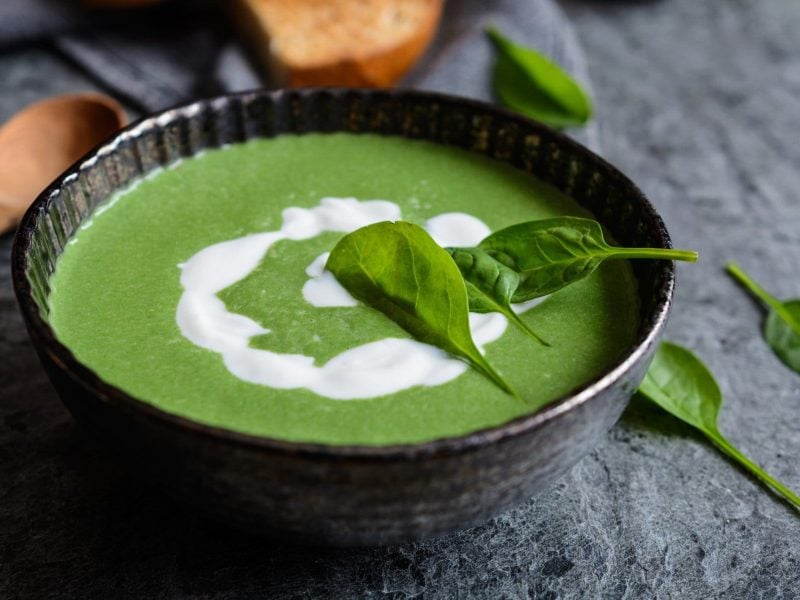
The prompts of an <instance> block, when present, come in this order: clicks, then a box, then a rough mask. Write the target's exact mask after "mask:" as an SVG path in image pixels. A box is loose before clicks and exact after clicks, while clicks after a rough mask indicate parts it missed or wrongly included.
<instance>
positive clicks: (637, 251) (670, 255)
mask: <svg viewBox="0 0 800 600" xmlns="http://www.w3.org/2000/svg"><path fill="white" fill-rule="evenodd" d="M698 256H699V255H698V254H697V252H695V251H694V250H678V249H675V248H614V249H613V250H612V251H611V255H610V256H609V258H654V259H661V260H680V261H684V262H692V263H693V262H697V258H698Z"/></svg>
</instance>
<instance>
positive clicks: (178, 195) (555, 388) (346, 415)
mask: <svg viewBox="0 0 800 600" xmlns="http://www.w3.org/2000/svg"><path fill="white" fill-rule="evenodd" d="M287 209H289V210H287ZM454 213H455V214H454ZM557 215H579V216H590V215H588V213H586V211H584V210H583V209H581V208H580V207H579V206H578V205H577V204H576V203H575V202H573V201H572V200H570V199H569V198H567V197H565V196H564V195H562V194H560V193H558V192H556V191H555V190H553V189H552V188H551V187H549V186H547V185H545V184H544V183H542V182H540V181H538V180H537V179H535V178H533V177H531V176H529V175H527V174H524V173H521V172H519V171H516V170H514V169H512V168H510V167H507V166H506V165H503V164H500V163H498V162H495V161H491V160H488V159H485V158H483V157H480V156H477V155H475V154H471V153H468V152H465V151H462V150H459V149H455V148H449V147H445V146H440V145H435V144H431V143H427V142H421V141H412V140H406V139H403V138H395V137H387V136H371V135H350V134H312V135H304V136H289V135H287V136H281V137H279V138H275V139H270V140H257V141H251V142H248V143H245V144H239V145H235V146H231V147H229V148H226V149H222V150H213V151H209V152H206V153H204V154H203V155H201V156H199V157H195V158H192V159H189V160H185V161H182V162H180V163H178V164H176V165H174V166H172V167H170V168H169V169H166V170H162V171H160V172H158V173H156V174H154V175H153V176H150V177H147V178H146V179H144V180H142V181H140V182H138V183H136V184H135V185H134V186H132V187H131V188H130V189H129V190H126V191H125V192H122V193H120V194H118V195H116V196H115V197H113V198H112V199H110V200H109V202H108V203H107V204H106V205H104V206H103V207H101V208H100V209H99V210H97V211H96V214H95V215H94V216H93V218H92V219H91V221H89V222H87V223H86V224H85V225H84V226H83V227H82V228H81V229H80V230H79V231H78V232H77V234H76V236H75V237H74V239H73V240H72V241H71V242H70V244H69V245H68V247H67V249H66V250H65V252H64V254H63V256H62V257H61V258H60V260H59V262H58V265H57V268H56V272H55V274H54V275H53V280H52V282H51V289H52V292H51V297H50V316H49V319H50V323H51V325H52V326H53V328H54V330H55V331H56V334H57V335H58V337H59V338H60V339H61V340H62V342H63V343H64V344H65V345H67V346H68V347H69V348H70V349H71V350H72V351H73V352H74V353H75V355H76V356H77V358H78V359H79V360H81V361H82V362H83V363H85V364H86V365H88V366H89V367H90V368H92V369H93V370H94V371H95V372H96V373H97V374H98V375H99V376H100V377H102V378H103V379H105V380H106V381H108V382H109V383H111V384H113V385H115V386H117V387H119V388H121V389H123V390H125V391H127V392H128V393H130V394H131V395H133V396H135V397H137V398H140V399H141V400H143V401H145V402H148V403H150V404H153V405H155V406H157V407H159V408H161V409H163V410H165V411H168V412H170V413H174V414H178V415H182V416H184V417H187V418H189V419H193V420H195V421H199V422H202V423H207V424H212V425H216V426H219V427H224V428H228V429H232V430H235V431H240V432H245V433H250V434H255V435H261V436H267V437H273V438H280V439H286V440H298V441H311V442H319V443H330V444H370V445H386V444H398V443H411V442H418V441H424V440H432V439H437V438H442V437H449V436H456V435H460V434H465V433H468V432H471V431H475V430H478V429H482V428H486V427H489V426H492V425H497V424H500V423H503V422H505V421H508V420H510V419H512V418H514V417H517V416H519V415H522V414H525V413H528V412H532V411H535V410H536V409H538V408H540V407H542V406H544V405H545V404H547V403H548V402H551V401H552V400H554V399H556V398H557V397H559V396H561V395H563V394H565V393H567V392H569V391H570V390H572V389H574V388H575V387H576V386H579V385H581V384H583V383H585V382H587V381H589V380H590V379H592V378H593V377H595V376H596V375H597V374H598V373H599V372H601V371H602V370H603V369H605V368H607V367H608V366H610V365H611V364H612V363H613V362H614V361H615V360H616V359H617V358H618V357H619V355H620V353H621V352H622V351H623V350H624V349H625V348H626V347H627V346H629V345H630V344H631V343H632V342H633V340H634V337H635V334H636V330H637V328H638V324H639V305H638V299H637V294H636V282H635V279H634V277H633V274H632V272H631V269H630V265H629V264H628V263H627V262H625V261H615V262H608V263H606V264H604V265H602V267H601V268H600V269H598V270H597V271H596V272H595V273H594V274H593V275H592V276H591V277H589V278H587V279H586V280H583V281H581V282H579V283H577V284H575V285H573V286H570V287H568V288H565V289H563V290H561V291H559V292H557V293H555V294H553V295H552V296H550V297H548V298H546V299H544V301H542V302H540V303H537V304H536V305H535V306H532V307H531V306H528V307H523V308H527V310H525V311H524V312H523V313H522V318H523V319H524V320H525V321H526V322H527V323H528V324H529V325H530V326H531V327H532V328H533V329H534V330H535V331H536V332H537V333H539V334H540V335H541V336H542V337H543V338H545V339H546V340H548V341H549V342H550V343H551V345H552V347H549V348H547V347H543V346H541V345H538V344H536V343H534V342H532V341H531V339H530V338H528V337H527V336H525V335H524V334H523V333H522V332H521V331H519V330H518V329H517V328H514V327H509V326H506V325H507V324H506V323H505V319H504V318H503V317H501V316H499V315H496V314H495V315H488V316H487V315H478V316H473V321H472V323H471V325H472V328H473V335H474V337H475V338H476V341H477V342H478V343H479V344H481V345H482V346H483V347H484V349H485V352H486V356H487V358H488V359H489V361H490V362H491V363H492V365H493V366H495V368H497V369H498V370H499V371H500V372H501V373H502V375H503V377H504V378H505V379H506V380H507V381H509V382H510V383H511V385H512V386H514V387H515V388H516V389H517V390H519V391H520V392H521V394H522V395H523V396H524V397H525V399H526V402H524V403H523V402H520V401H519V400H518V399H515V398H512V397H510V396H508V395H506V394H505V393H503V392H502V391H501V390H499V389H498V388H497V387H495V386H494V385H493V384H492V383H490V382H489V381H488V380H486V379H485V378H484V377H483V376H482V375H480V374H479V373H477V372H475V371H474V370H472V369H469V368H466V367H465V366H464V365H463V363H460V362H459V361H456V360H455V359H452V358H449V357H447V356H445V355H443V354H442V353H441V352H439V351H438V350H435V349H432V348H430V347H421V346H424V345H422V344H419V343H417V342H414V341H412V340H410V339H409V336H408V335H407V334H406V333H405V332H404V331H403V330H401V329H400V328H399V327H398V326H397V325H395V324H394V323H393V322H391V321H390V320H388V319H387V318H386V317H384V316H383V315H382V314H380V313H378V312H376V311H374V310H372V309H370V308H367V307H364V306H362V305H358V304H357V303H354V302H352V300H351V299H350V300H348V298H349V297H348V296H347V294H346V292H344V291H343V290H341V289H339V290H337V289H336V282H335V280H333V281H332V282H331V281H326V276H327V275H329V274H326V273H324V272H322V269H321V267H322V265H324V258H322V257H324V255H325V253H326V252H329V251H330V250H331V249H332V248H333V246H334V245H335V244H336V242H337V241H338V240H339V239H340V238H341V237H342V236H343V235H344V234H345V232H346V231H349V230H352V229H354V228H357V227H358V226H361V225H362V224H366V222H370V221H375V220H386V219H387V218H388V219H390V220H394V219H397V218H402V219H403V220H407V221H411V222H414V223H418V224H420V225H422V226H425V227H426V228H427V229H428V230H429V232H430V233H431V234H432V235H433V236H434V238H435V239H437V241H440V243H442V244H449V245H470V244H474V243H477V241H479V240H480V238H481V237H482V236H483V235H484V234H485V233H488V232H489V231H495V230H497V229H499V228H502V227H505V226H508V225H511V224H514V223H519V222H522V221H527V220H531V219H537V218H544V217H550V216H557ZM401 340H402V341H401ZM426 353H427V354H426ZM359 369H360V371H359ZM419 369H423V370H425V369H427V370H425V372H424V374H423V375H424V376H423V375H419V373H420V371H419ZM354 372H357V373H358V377H356V376H355V375H354V376H353V377H349V374H351V373H354ZM370 377H371V379H370ZM370 382H372V383H371V384H370Z"/></svg>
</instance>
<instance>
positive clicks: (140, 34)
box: [0, 0, 597, 147]
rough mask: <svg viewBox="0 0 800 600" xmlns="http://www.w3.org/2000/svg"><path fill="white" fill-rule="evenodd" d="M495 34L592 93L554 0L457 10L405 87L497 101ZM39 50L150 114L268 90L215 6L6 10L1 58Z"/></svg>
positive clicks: (185, 3)
mask: <svg viewBox="0 0 800 600" xmlns="http://www.w3.org/2000/svg"><path fill="white" fill-rule="evenodd" d="M488 24H494V25H496V26H498V27H499V28H500V29H501V30H502V31H503V32H505V33H506V34H507V35H509V36H511V37H512V38H513V39H515V40H516V41H519V42H521V43H524V44H527V45H530V46H533V47H535V48H537V49H539V50H540V51H541V52H543V53H545V54H547V55H548V56H550V57H551V58H552V59H553V60H555V61H556V62H558V63H560V64H561V65H562V66H563V67H564V68H565V69H566V70H568V71H570V72H571V73H573V74H574V75H575V76H576V77H577V78H578V79H580V80H581V81H582V82H583V83H584V84H585V85H587V86H588V77H587V72H586V66H585V62H584V60H583V55H582V53H581V50H580V47H579V44H578V42H577V40H576V38H575V35H574V33H573V31H572V29H571V27H570V25H569V23H568V21H567V20H566V18H565V17H564V15H563V13H562V12H561V11H560V9H559V8H558V7H557V6H556V5H555V4H554V3H553V2H552V0H495V1H493V2H486V1H485V0H450V1H449V2H448V3H447V5H446V9H445V14H444V16H443V18H442V23H441V27H440V30H439V33H438V35H437V37H436V40H435V41H434V43H433V45H432V46H431V48H430V50H429V51H428V52H427V53H426V55H425V56H424V57H423V59H422V60H421V61H420V63H419V64H418V65H417V66H416V67H415V69H414V70H413V72H412V73H411V74H409V76H408V77H407V78H406V80H405V82H404V85H405V86H407V87H413V88H419V89H429V90H437V91H441V92H447V93H451V94H459V95H463V96H469V97H473V98H479V99H484V100H490V99H491V89H490V68H491V64H492V60H493V59H492V49H491V47H490V45H489V44H488V42H487V41H486V39H485V36H484V33H483V30H484V28H485V26H486V25H488ZM40 40H49V41H51V42H52V44H53V46H54V48H56V49H57V50H58V51H59V52H61V53H63V54H64V55H66V56H67V57H68V58H70V59H71V60H72V61H73V62H75V63H77V64H78V65H80V66H81V67H83V68H84V69H85V70H86V71H87V72H88V73H89V74H90V75H92V76H93V77H94V78H95V79H97V80H98V81H100V82H102V83H103V84H105V85H106V86H108V87H109V88H110V89H111V91H113V92H116V93H117V94H118V95H121V96H122V97H124V98H125V99H126V100H127V101H128V102H129V103H131V104H132V105H134V106H135V107H137V108H139V109H141V110H142V111H143V112H149V111H154V110H158V109H162V108H166V107H168V106H171V105H174V104H177V103H180V102H184V101H186V100H189V99H191V98H194V97H198V96H207V95H211V94H216V93H221V92H227V91H236V90H241V89H247V88H253V87H261V86H263V81H265V79H264V78H263V77H262V76H261V74H260V73H259V70H258V69H257V68H256V67H255V66H254V65H253V64H252V63H251V62H250V60H249V59H248V57H247V54H246V53H245V52H244V50H243V48H242V47H241V45H240V44H239V43H238V42H237V40H236V39H235V36H234V32H233V31H232V30H231V29H230V28H229V27H228V25H227V22H226V20H225V18H224V15H222V14H220V10H219V8H218V6H217V4H216V3H215V2H213V1H211V0H172V1H168V2H165V3H164V4H163V5H159V6H155V7H151V8H146V9H141V10H131V11H108V10H104V11H97V10H95V11H87V10H84V9H81V8H79V7H78V3H77V2H74V3H70V1H69V0H2V2H0V48H2V47H3V46H6V45H9V44H20V43H25V42H33V41H40ZM596 134H597V131H596V124H590V125H589V126H588V127H587V128H585V129H584V130H581V131H579V132H575V135H577V137H579V138H581V139H582V141H584V142H586V143H589V145H591V146H595V147H596V145H597V144H596Z"/></svg>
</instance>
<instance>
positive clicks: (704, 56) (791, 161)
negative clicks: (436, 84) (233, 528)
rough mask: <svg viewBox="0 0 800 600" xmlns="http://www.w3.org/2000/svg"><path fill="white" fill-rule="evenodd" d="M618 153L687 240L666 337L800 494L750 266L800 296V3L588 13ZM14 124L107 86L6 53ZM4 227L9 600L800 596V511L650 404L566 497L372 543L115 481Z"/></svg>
mask: <svg viewBox="0 0 800 600" xmlns="http://www.w3.org/2000/svg"><path fill="white" fill-rule="evenodd" d="M566 8H567V9H568V11H569V13H570V14H571V15H572V17H573V18H574V20H575V24H576V27H577V30H578V33H579V34H580V36H581V38H582V41H583V43H584V47H585V49H586V53H587V55H588V57H589V62H590V69H591V73H592V76H593V79H594V85H595V88H596V94H597V109H598V113H599V114H600V115H602V142H603V145H604V148H605V154H606V156H607V157H608V158H609V159H610V160H611V161H612V162H614V163H616V164H617V165H619V166H620V167H621V168H622V169H623V170H624V171H626V172H627V173H628V174H629V175H630V176H631V177H632V178H633V179H634V180H635V181H637V182H638V183H639V184H640V185H641V186H642V187H643V188H644V190H645V191H646V192H647V193H648V194H649V195H650V197H651V198H652V199H653V201H654V202H655V203H656V205H657V206H658V208H659V209H660V211H661V212H662V214H663V215H664V217H665V219H666V221H667V224H668V225H669V226H670V228H671V230H672V233H673V236H674V238H675V240H676V242H677V244H679V245H684V246H690V247H694V248H697V249H699V250H700V251H701V253H702V262H701V263H699V264H698V265H695V266H690V267H683V266H682V267H681V269H680V280H679V285H678V294H677V303H676V310H675V312H674V314H673V317H672V321H671V323H670V326H669V336H670V337H671V338H672V339H674V340H676V341H679V342H682V343H684V344H686V345H688V346H690V347H692V348H694V349H695V350H696V351H697V352H698V353H699V354H700V355H701V356H702V357H703V358H704V359H705V360H706V361H707V362H708V363H709V365H710V366H711V367H712V368H713V370H714V371H715V373H716V374H717V376H718V378H719V380H720V383H721V385H722V387H723V389H724V391H725V393H726V399H727V404H726V408H725V409H724V411H723V414H722V428H723V430H724V431H725V432H727V433H728V434H729V436H730V438H731V439H732V440H733V441H734V442H736V443H738V444H739V445H740V446H741V447H742V448H743V449H744V450H746V451H747V452H749V453H750V454H751V455H752V456H753V457H754V458H755V459H756V460H758V461H759V462H761V463H762V464H764V465H765V466H766V467H767V468H768V469H769V470H770V471H771V472H772V473H773V474H775V475H776V476H778V477H779V478H781V479H782V480H783V481H784V482H786V483H787V484H789V485H790V486H791V487H793V488H794V489H800V461H798V457H799V456H800V420H798V418H797V415H798V411H800V375H797V374H795V373H792V372H790V371H789V370H787V369H786V368H785V367H783V365H782V364H781V363H780V362H778V361H777V359H775V357H774V356H773V355H772V354H771V353H770V351H769V350H768V349H767V348H766V346H765V345H764V344H763V342H762V341H761V339H760V336H759V327H760V322H761V319H762V312H761V310H760V309H759V308H758V307H757V306H756V305H755V304H754V303H753V302H752V301H751V300H750V299H749V298H748V297H747V296H746V295H745V294H744V293H742V292H741V291H740V290H739V289H738V288H737V287H736V286H735V285H734V284H733V283H732V282H731V281H730V280H729V279H727V278H726V277H725V276H724V275H723V273H722V267H723V265H724V263H725V261H726V260H728V259H736V260H737V261H739V262H741V263H742V264H743V265H744V266H745V267H746V268H748V269H750V270H751V271H752V272H753V273H754V274H755V275H757V276H758V277H759V278H760V279H761V281H762V282H763V283H764V284H765V285H766V286H767V287H768V288H770V289H771V290H773V291H774V292H775V293H776V294H778V295H782V296H792V295H793V296H800V261H798V260H797V257H798V255H799V254H800V168H798V165H800V144H798V142H800V120H799V119H798V117H800V35H798V33H797V32H798V31H800V4H798V3H797V1H796V0H762V1H760V2H747V1H744V0H741V1H740V0H702V1H699V0H661V1H648V2H636V1H633V0H631V1H630V2H612V1H610V0H606V1H600V0H595V1H591V2H590V1H588V0H580V1H579V0H570V2H569V3H568V4H567V6H566ZM0 81H2V83H3V87H2V88H0V120H2V119H4V118H6V117H7V116H8V115H9V114H11V113H12V112H13V111H14V110H16V109H17V108H18V107H19V106H21V105H23V104H25V103H26V102H29V101H31V100H34V99H36V98H38V97H41V96H45V95H49V94H53V93H57V92H61V91H68V90H74V89H82V88H84V87H86V86H87V85H91V82H87V81H86V80H85V79H84V78H83V76H82V75H80V74H79V73H78V72H76V71H75V70H74V69H73V68H72V67H70V66H69V65H68V64H64V63H62V62H60V61H59V60H58V59H56V58H54V57H53V56H52V55H51V54H49V53H48V52H47V51H46V50H44V49H42V50H31V49H26V50H22V49H19V50H17V51H14V52H7V53H5V54H4V55H2V56H0ZM9 248H10V238H9V236H4V237H2V238H0V257H1V258H0V357H1V358H2V361H0V597H2V598H14V597H23V598H28V597H30V598H43V597H64V598H73V597H82V598H95V597H96V598H108V597H114V598H123V597H132V598H138V597H158V596H168V597H170V596H172V597H198V598H200V597H202V598H261V597H277V598H318V597H330V598H344V597H367V598H383V597H390V598H417V597H430V598H439V597H441V598H455V597H459V598H468V597H479V598H482V597H490V598H517V597H535V598H551V597H563V598H581V597H605V598H637V597H643V598H653V597H657V598H710V597H726V598H781V597H782V598H800V518H799V517H798V514H797V512H793V511H792V510H791V509H790V508H788V507H787V506H786V505H784V504H782V503H780V502H778V501H776V500H775V499H774V498H773V497H772V496H770V495H769V494H767V493H766V492H764V490H763V489H762V488H761V487H759V486H758V485H757V484H756V483H754V481H753V480H752V479H750V478H748V477H747V476H745V475H744V474H742V472H741V471H739V470H738V469H736V468H735V467H733V466H732V465H731V464H730V463H729V462H728V461H726V460H725V459H723V458H721V457H720V456H719V455H718V454H717V453H716V452H715V451H713V450H712V449H711V448H710V447H709V446H708V445H707V444H706V443H705V442H704V441H703V440H702V439H701V438H700V437H699V436H698V435H696V434H694V433H693V432H692V431H691V430H689V429H688V428H686V427H683V426H681V425H680V424H676V422H675V421H673V420H672V419H671V418H670V417H668V416H666V415H664V414H661V413H659V412H658V411H656V410H655V409H652V408H651V407H649V406H646V405H639V404H634V405H632V407H631V409H629V410H628V411H627V413H626V414H625V415H624V417H623V419H622V421H621V422H620V423H619V424H618V425H617V426H616V427H615V428H614V429H613V430H612V432H611V434H610V435H609V437H608V438H607V440H606V441H605V442H604V443H603V444H601V445H600V447H598V448H597V449H596V450H595V451H594V452H593V453H592V454H591V455H590V456H588V457H587V458H586V459H585V460H583V461H582V462H581V463H580V464H578V465H577V466H576V467H575V468H574V469H573V470H572V472H571V473H569V474H568V475H567V476H566V477H564V478H563V479H562V480H561V481H560V482H558V484H557V485H555V486H554V487H553V488H552V489H551V490H550V491H548V492H547V493H545V494H543V495H541V496H540V497H538V498H536V499H533V500H531V501H530V502H528V503H527V504H526V505H524V506H522V507H520V508H518V509H516V510H513V511H510V512H508V513H506V514H504V515H502V516H501V517H499V518H498V519H495V520H494V521H492V522H490V523H486V524H485V525H483V526H481V527H478V528H475V529H472V530H469V531H465V532H462V533H459V534H456V535H454V536H451V537H449V538H445V539H440V540H435V541H432V542H428V543H425V544H416V545H408V546H403V547H398V548H388V549H372V550H347V551H337V550H316V549H307V548H293V547H289V546H284V545H276V544H273V543H270V542H269V541H264V540H258V539H251V538H247V537H243V536H240V535H238V534H233V533H229V532H227V531H225V530H223V529H221V528H219V527H218V526H215V525H213V524H209V523H207V522H204V521H202V520H199V519H198V518H196V517H194V516H193V515H191V514H187V513H186V511H185V510H183V509H182V508H181V507H180V506H177V505H174V504H171V503H170V502H169V501H168V500H166V499H164V498H163V497H162V496H161V495H160V494H159V493H158V492H156V491H154V490H150V489H147V488H144V487H142V486H141V485H140V484H139V483H138V482H136V481H132V480H131V479H130V478H129V477H128V476H127V475H126V473H124V472H122V471H120V470H119V469H118V468H117V465H116V462H115V461H114V460H113V457H112V456H107V455H106V452H105V451H104V449H103V448H102V447H101V446H99V445H97V444H96V443H95V442H94V441H93V440H92V439H91V438H90V437H89V436H88V435H86V434H84V433H83V432H82V431H81V430H80V429H79V428H78V427H77V426H76V425H75V423H74V422H73V421H72V419H71V418H70V417H69V415H68V414H67V412H66V410H65V409H64V408H63V407H62V405H61V404H60V402H59V401H58V399H57V398H56V396H55V394H54V393H53V391H52V390H51V389H50V386H49V384H48V382H47V380H46V378H45V376H44V373H43V372H42V371H41V369H40V367H39V364H38V361H37V359H36V357H35V356H34V353H33V351H32V349H31V347H30V345H29V343H28V341H27V336H26V334H25V332H24V330H23V327H22V323H21V321H20V319H19V318H18V316H17V313H16V306H15V304H14V300H13V298H12V292H11V289H10V282H9V275H8V264H7V263H8V253H9Z"/></svg>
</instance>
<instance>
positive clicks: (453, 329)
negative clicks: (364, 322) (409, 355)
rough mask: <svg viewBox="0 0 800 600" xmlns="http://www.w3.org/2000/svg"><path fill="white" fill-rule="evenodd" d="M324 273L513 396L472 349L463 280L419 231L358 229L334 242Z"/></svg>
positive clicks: (400, 225) (388, 226) (405, 226)
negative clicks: (326, 270)
mask: <svg viewBox="0 0 800 600" xmlns="http://www.w3.org/2000/svg"><path fill="white" fill-rule="evenodd" d="M326 269H328V270H329V271H331V272H332V273H333V275H334V276H335V277H336V279H337V280H338V281H339V283H341V284H342V286H344V287H345V289H347V291H348V292H350V293H351V294H352V295H353V296H354V297H355V298H356V299H358V300H360V301H361V302H363V303H364V304H366V305H367V306H369V307H371V308H374V309H376V310H379V311H380V312H382V313H383V314H384V315H386V316H387V317H389V318H390V319H391V320H392V321H394V322H395V323H397V324H398V325H399V326H400V327H402V328H403V329H405V330H406V331H407V332H408V333H410V334H411V335H412V336H413V337H414V338H415V339H417V340H419V341H420V342H424V343H426V344H431V345H432V346H436V347H438V348H441V349H442V350H444V351H445V352H448V353H450V354H452V355H454V356H456V357H458V358H461V359H462V360H464V361H466V362H467V363H468V364H470V365H471V366H472V367H474V368H475V369H476V370H477V371H478V372H480V373H482V374H483V375H485V376H486V377H487V378H488V379H490V380H491V381H492V382H493V383H494V384H495V385H497V386H498V387H499V388H500V389H502V390H503V391H504V392H507V393H508V394H511V395H512V396H516V397H519V396H518V395H517V393H516V392H515V391H514V390H513V388H512V387H511V386H510V385H508V383H506V382H505V381H504V380H503V378H502V377H501V376H500V375H499V374H498V373H497V371H495V370H494V368H493V367H492V366H491V365H490V364H489V362H488V361H487V360H486V359H485V358H484V357H483V355H482V354H481V353H480V351H479V350H478V348H477V347H476V346H475V342H474V341H473V339H472V334H471V332H470V329H469V304H468V299H467V288H466V285H465V283H464V278H463V277H462V276H461V272H460V271H459V269H458V267H457V266H456V264H455V262H453V259H452V258H450V255H449V254H448V253H447V251H445V250H444V249H443V248H442V247H440V246H439V245H438V244H437V243H436V242H435V241H433V239H432V238H431V237H430V236H429V235H428V233H427V232H426V231H425V230H424V229H422V228H421V227H418V226H417V225H413V224H411V223H406V222H403V221H398V222H396V223H390V222H381V223H375V224H374V225H368V226H366V227H362V228H361V229H358V230H356V231H354V232H352V233H350V234H348V235H346V236H344V237H343V238H342V239H341V240H339V243H338V244H336V246H335V247H334V249H333V251H332V252H331V254H330V257H328V262H327V264H326Z"/></svg>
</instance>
